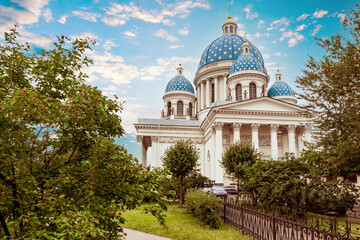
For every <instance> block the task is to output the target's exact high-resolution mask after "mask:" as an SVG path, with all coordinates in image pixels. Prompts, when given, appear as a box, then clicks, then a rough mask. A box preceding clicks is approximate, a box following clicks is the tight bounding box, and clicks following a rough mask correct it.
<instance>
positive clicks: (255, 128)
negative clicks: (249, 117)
mask: <svg viewBox="0 0 360 240" xmlns="http://www.w3.org/2000/svg"><path fill="white" fill-rule="evenodd" d="M259 127H260V124H258V123H252V124H251V135H252V144H253V146H254V148H255V149H256V150H258V151H259V150H260V149H259Z"/></svg>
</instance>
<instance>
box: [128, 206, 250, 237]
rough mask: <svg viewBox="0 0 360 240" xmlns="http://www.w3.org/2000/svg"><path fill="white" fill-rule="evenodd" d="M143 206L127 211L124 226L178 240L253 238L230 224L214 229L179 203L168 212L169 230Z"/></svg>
mask: <svg viewBox="0 0 360 240" xmlns="http://www.w3.org/2000/svg"><path fill="white" fill-rule="evenodd" d="M143 208H144V207H140V208H138V209H135V210H132V211H127V212H125V213H124V217H125V219H126V222H125V224H124V225H123V227H126V228H130V229H134V230H139V231H142V232H147V233H152V234H155V235H159V236H163V237H168V238H171V239H178V240H190V239H191V240H217V239H218V240H220V239H227V240H250V239H251V238H250V237H249V236H244V235H242V233H241V231H240V230H238V229H236V228H234V227H232V226H231V225H229V224H224V225H223V226H222V228H221V229H217V230H212V229H210V228H209V227H207V226H204V225H203V224H202V223H201V222H199V221H198V220H197V219H196V218H195V217H193V216H192V215H190V214H188V213H186V209H185V208H182V209H179V208H178V206H177V205H171V206H170V207H169V209H168V211H167V213H166V216H167V217H166V225H167V227H168V229H169V230H168V231H167V230H166V229H164V228H163V227H162V226H160V224H159V223H158V222H157V220H156V219H155V217H153V216H152V215H151V214H145V213H144V212H143Z"/></svg>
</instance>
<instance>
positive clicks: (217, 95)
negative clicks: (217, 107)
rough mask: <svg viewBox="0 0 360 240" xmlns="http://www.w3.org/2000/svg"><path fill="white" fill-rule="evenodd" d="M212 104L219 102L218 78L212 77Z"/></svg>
mask: <svg viewBox="0 0 360 240" xmlns="http://www.w3.org/2000/svg"><path fill="white" fill-rule="evenodd" d="M214 88H215V89H214V94H215V96H214V102H217V101H218V100H219V78H218V76H214Z"/></svg>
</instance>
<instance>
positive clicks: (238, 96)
mask: <svg viewBox="0 0 360 240" xmlns="http://www.w3.org/2000/svg"><path fill="white" fill-rule="evenodd" d="M235 95H236V101H241V99H242V87H241V84H238V85H236V88H235Z"/></svg>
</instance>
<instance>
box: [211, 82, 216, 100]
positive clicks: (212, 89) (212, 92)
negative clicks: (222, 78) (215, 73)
mask: <svg viewBox="0 0 360 240" xmlns="http://www.w3.org/2000/svg"><path fill="white" fill-rule="evenodd" d="M213 102H215V84H213V83H212V84H211V103H213Z"/></svg>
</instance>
